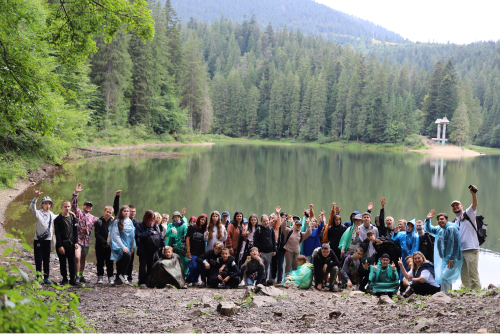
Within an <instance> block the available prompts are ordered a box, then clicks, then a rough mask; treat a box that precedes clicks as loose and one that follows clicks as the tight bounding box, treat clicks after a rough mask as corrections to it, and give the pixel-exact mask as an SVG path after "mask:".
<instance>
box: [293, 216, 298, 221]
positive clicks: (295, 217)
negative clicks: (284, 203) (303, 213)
mask: <svg viewBox="0 0 500 334" xmlns="http://www.w3.org/2000/svg"><path fill="white" fill-rule="evenodd" d="M292 219H298V220H300V217H299V216H293V217H292Z"/></svg>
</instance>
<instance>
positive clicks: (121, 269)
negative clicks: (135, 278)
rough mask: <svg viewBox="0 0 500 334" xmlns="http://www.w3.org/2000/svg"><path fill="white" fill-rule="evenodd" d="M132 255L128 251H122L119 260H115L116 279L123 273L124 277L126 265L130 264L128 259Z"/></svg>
mask: <svg viewBox="0 0 500 334" xmlns="http://www.w3.org/2000/svg"><path fill="white" fill-rule="evenodd" d="M131 257H132V254H130V252H128V253H125V252H123V256H122V258H121V259H120V260H118V261H116V279H117V280H118V279H119V278H120V277H118V276H120V275H123V276H124V277H125V276H126V275H127V269H128V265H129V264H130V259H131Z"/></svg>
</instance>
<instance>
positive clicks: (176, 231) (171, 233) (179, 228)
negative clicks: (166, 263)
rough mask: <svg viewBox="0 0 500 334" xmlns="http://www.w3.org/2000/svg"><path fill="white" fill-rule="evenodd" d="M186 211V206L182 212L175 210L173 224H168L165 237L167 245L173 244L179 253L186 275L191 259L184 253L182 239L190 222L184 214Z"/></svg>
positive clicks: (175, 251)
mask: <svg viewBox="0 0 500 334" xmlns="http://www.w3.org/2000/svg"><path fill="white" fill-rule="evenodd" d="M185 213H186V208H182V212H179V211H175V212H174V214H173V215H172V220H173V222H172V224H168V226H167V232H166V233H165V238H166V239H167V240H168V244H167V246H171V247H172V248H173V249H174V253H175V254H177V255H179V258H180V259H181V265H182V270H183V273H184V275H186V274H187V272H188V270H189V268H188V263H189V259H188V258H187V257H186V256H185V255H184V254H183V252H182V249H183V247H184V246H183V243H182V239H183V238H184V236H185V235H186V233H187V229H188V223H187V219H186V217H184V214H185Z"/></svg>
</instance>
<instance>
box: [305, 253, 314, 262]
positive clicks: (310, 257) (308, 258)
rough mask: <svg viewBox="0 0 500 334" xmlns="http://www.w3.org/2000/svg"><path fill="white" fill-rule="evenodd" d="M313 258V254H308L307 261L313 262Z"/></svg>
mask: <svg viewBox="0 0 500 334" xmlns="http://www.w3.org/2000/svg"><path fill="white" fill-rule="evenodd" d="M312 259H313V257H312V255H306V260H307V262H309V263H312Z"/></svg>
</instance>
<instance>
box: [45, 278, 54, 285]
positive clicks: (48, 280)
mask: <svg viewBox="0 0 500 334" xmlns="http://www.w3.org/2000/svg"><path fill="white" fill-rule="evenodd" d="M43 284H52V281H51V280H50V279H48V278H47V279H44V280H43Z"/></svg>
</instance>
